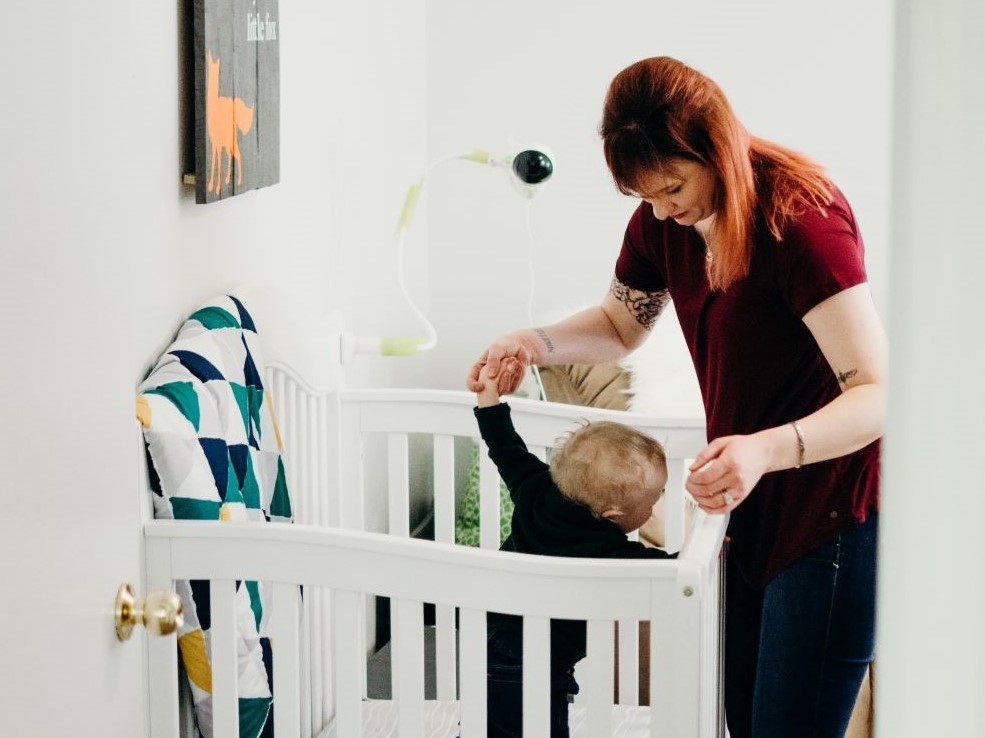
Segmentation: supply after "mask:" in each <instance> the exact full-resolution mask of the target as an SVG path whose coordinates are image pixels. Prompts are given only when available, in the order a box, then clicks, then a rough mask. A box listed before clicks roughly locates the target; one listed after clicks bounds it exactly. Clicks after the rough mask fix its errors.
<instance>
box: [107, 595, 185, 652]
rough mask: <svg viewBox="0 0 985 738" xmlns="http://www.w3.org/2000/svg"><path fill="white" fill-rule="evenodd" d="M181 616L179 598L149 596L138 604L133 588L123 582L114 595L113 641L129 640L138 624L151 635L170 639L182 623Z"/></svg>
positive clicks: (181, 610)
mask: <svg viewBox="0 0 985 738" xmlns="http://www.w3.org/2000/svg"><path fill="white" fill-rule="evenodd" d="M184 612H185V611H184V607H183V606H182V604H181V598H180V597H178V595H177V594H175V593H174V592H152V593H151V594H149V595H147V597H146V598H144V599H143V600H142V601H140V602H138V601H137V600H136V598H135V597H134V595H133V587H132V586H131V585H130V584H129V583H127V582H124V583H123V584H121V585H120V588H119V590H117V592H116V607H115V609H114V613H115V619H116V637H117V638H118V639H119V640H121V641H125V640H127V639H129V638H130V634H131V633H133V626H135V625H138V624H139V625H143V626H144V627H145V628H146V629H147V632H148V633H150V634H151V635H169V634H171V633H174V632H175V631H176V630H177V629H178V628H180V627H181V626H182V624H183V623H184V622H185V618H184Z"/></svg>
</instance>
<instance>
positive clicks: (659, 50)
mask: <svg viewBox="0 0 985 738" xmlns="http://www.w3.org/2000/svg"><path fill="white" fill-rule="evenodd" d="M427 9H428V26H427V28H428V34H429V36H428V47H427V50H428V81H429V88H428V111H429V116H430V120H429V127H428V134H429V141H428V147H429V151H430V153H431V156H432V157H438V156H441V155H444V154H448V153H453V152H456V151H459V150H468V149H470V148H472V147H473V146H481V147H484V148H488V149H496V150H505V149H506V148H507V147H508V145H509V144H510V142H511V139H514V140H516V141H518V142H521V143H523V142H526V141H529V140H534V141H543V142H545V143H547V144H548V145H550V146H551V147H552V148H553V150H554V152H555V154H556V157H557V162H556V164H557V167H556V173H555V176H554V179H553V180H552V181H551V182H550V184H549V186H547V187H545V188H544V189H543V191H542V192H541V193H540V194H538V195H537V196H536V198H535V199H534V200H533V201H532V203H531V215H532V225H533V232H534V238H533V262H534V265H535V274H536V292H535V305H534V310H533V313H534V320H535V321H536V320H537V316H538V315H543V314H544V313H545V312H549V311H553V310H556V309H558V308H559V307H568V306H580V305H582V304H584V303H586V302H593V301H597V300H598V299H599V298H600V297H601V296H602V295H603V294H604V293H605V291H606V289H607V288H608V284H609V279H610V278H611V275H612V269H613V265H614V261H615V256H616V254H617V253H618V249H619V246H620V244H621V241H622V233H623V229H624V227H625V222H626V219H627V217H628V215H629V213H630V212H631V211H632V209H633V207H634V206H635V203H634V202H633V201H631V200H630V199H628V198H626V197H623V196H621V195H619V194H618V193H616V191H615V189H614V187H613V186H612V184H611V179H610V178H609V176H608V174H607V172H606V169H605V164H604V161H603V158H602V152H601V147H600V145H599V142H598V135H597V133H596V129H597V126H598V122H599V119H600V116H601V107H602V100H603V97H604V94H605V90H606V87H607V85H608V83H609V81H610V80H611V78H612V77H613V76H614V75H615V74H616V73H617V72H618V71H619V70H621V69H622V68H623V67H625V66H626V65H628V64H630V63H632V62H633V61H636V60H637V59H640V58H643V57H646V56H654V55H659V54H668V55H671V56H676V57H678V58H681V59H683V60H684V61H687V62H688V63H690V64H692V65H693V66H695V67H697V68H698V69H700V70H702V71H704V72H705V73H707V74H708V75H710V76H711V77H712V78H714V79H716V81H718V82H719V84H720V85H721V86H722V88H723V89H724V90H725V92H726V94H727V95H728V96H729V98H730V100H731V102H732V104H733V106H734V107H735V109H736V111H737V113H738V115H739V116H740V117H741V119H742V120H743V121H744V122H745V124H746V125H747V127H748V128H749V129H750V130H751V131H752V132H753V133H755V134H757V135H760V136H764V137H768V138H773V139H775V140H777V141H779V142H781V143H784V144H786V145H788V146H791V147H794V148H797V149H800V150H802V151H803V152H805V153H807V154H808V155H810V156H813V157H814V158H815V159H817V160H818V161H820V162H821V163H822V164H824V165H825V166H827V167H828V169H829V172H830V173H831V174H832V175H833V177H834V178H835V180H836V181H837V183H838V184H839V185H840V187H841V188H842V189H843V190H844V191H845V192H846V194H847V195H848V197H849V199H850V201H851V202H852V204H853V206H854V208H855V210H856V214H857V216H858V218H859V220H860V223H861V226H862V228H863V233H864V237H865V239H866V243H867V248H868V266H869V272H870V281H871V282H872V284H873V289H874V292H875V294H876V299H877V303H878V305H879V306H880V309H881V310H882V312H883V314H884V316H885V315H886V314H887V313H888V310H886V309H885V306H886V299H887V285H886V262H887V257H888V254H889V252H890V244H889V243H888V196H889V193H888V184H889V135H888V134H889V129H890V89H891V85H890V61H891V12H890V11H891V3H890V2H889V0H878V1H877V2H866V3H856V2H853V1H852V0H835V1H834V2H830V3H824V4H814V5H805V4H801V3H789V2H785V1H784V0H754V1H751V2H741V3H736V2H730V1H729V0H702V1H699V2H687V3H665V2H652V1H651V0H613V1H612V2H608V3H605V4H604V7H603V6H602V4H600V3H566V2H560V1H558V0H555V1H554V2H536V3H531V2H523V1H522V0H505V1H503V2H497V3H476V2H460V1H458V0H430V1H429V2H428V3H427ZM428 186H429V189H428V192H427V197H428V201H427V202H428V218H429V227H430V241H429V246H430V258H431V262H430V281H431V292H430V301H431V310H432V314H433V316H434V317H435V321H436V324H437V326H438V332H439V335H440V340H439V346H438V348H437V349H436V350H435V352H434V357H433V363H432V368H431V382H432V384H433V385H434V386H438V387H452V388H459V387H462V386H463V383H464V377H465V374H466V371H467V369H468V367H469V366H470V365H471V363H472V361H473V360H474V359H475V357H476V356H477V355H478V353H479V352H480V351H481V350H482V349H484V348H485V346H486V345H487V343H488V341H489V340H491V339H492V338H494V337H495V336H498V335H500V334H501V333H503V332H505V331H508V330H511V329H513V328H516V327H520V326H522V325H524V324H526V321H527V300H528V294H529V290H528V288H529V279H528V275H527V262H528V254H529V251H530V240H529V239H528V236H527V231H526V221H525V205H524V203H523V202H522V201H521V200H520V198H518V197H517V196H516V195H515V194H514V193H513V191H512V189H511V188H510V187H509V186H508V185H507V184H506V182H505V177H504V176H502V175H501V173H500V172H483V171H480V170H476V165H474V164H469V163H462V162H453V163H450V164H446V165H443V166H442V167H440V168H438V169H436V170H435V171H434V173H433V175H432V176H431V178H430V179H429V185H428ZM412 235H413V236H414V237H415V238H416V239H417V241H416V242H417V243H418V244H423V242H424V241H425V240H426V234H423V233H420V234H412ZM420 248H421V250H423V245H421V246H420ZM668 350H671V351H672V352H674V355H673V359H672V360H673V361H674V362H675V363H681V362H685V363H686V362H687V361H688V359H687V358H686V357H685V356H684V355H683V343H682V342H672V343H671V344H668Z"/></svg>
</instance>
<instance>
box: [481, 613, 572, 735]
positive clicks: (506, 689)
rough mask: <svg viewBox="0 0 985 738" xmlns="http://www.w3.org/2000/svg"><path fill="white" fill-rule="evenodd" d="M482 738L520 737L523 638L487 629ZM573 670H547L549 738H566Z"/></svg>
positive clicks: (510, 632) (521, 732) (521, 726)
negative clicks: (549, 679)
mask: <svg viewBox="0 0 985 738" xmlns="http://www.w3.org/2000/svg"><path fill="white" fill-rule="evenodd" d="M486 670H487V680H486V685H487V686H486V690H487V691H486V715H487V720H486V731H487V732H486V738H522V736H523V636H522V635H521V634H519V633H514V632H512V631H502V630H498V629H496V628H490V629H489V635H488V648H487V651H486ZM569 694H578V683H577V682H576V681H575V678H574V669H573V668H569V669H564V670H562V669H554V668H552V669H551V738H568V735H569V733H568V695H569Z"/></svg>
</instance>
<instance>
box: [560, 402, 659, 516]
mask: <svg viewBox="0 0 985 738" xmlns="http://www.w3.org/2000/svg"><path fill="white" fill-rule="evenodd" d="M550 467H551V478H552V479H553V480H554V483H555V484H556V485H557V486H558V489H560V490H561V492H562V494H564V496H565V497H567V498H568V499H570V500H573V501H574V502H577V503H579V504H581V505H585V506H586V507H588V508H589V509H591V510H592V512H593V513H595V515H596V516H598V515H601V514H602V513H603V512H605V511H606V510H608V509H611V508H617V509H619V508H623V507H625V506H626V505H627V504H628V502H629V501H630V500H631V499H633V498H635V497H636V496H637V495H639V494H640V493H641V492H642V491H643V490H644V489H645V488H646V485H647V484H648V483H649V480H650V479H651V478H652V477H653V475H654V474H656V473H659V474H661V475H663V476H664V478H666V468H667V457H666V454H665V453H664V450H663V446H661V445H660V444H659V443H658V442H657V441H656V440H654V439H653V438H651V437H650V436H648V435H646V434H645V433H643V432H641V431H638V430H636V429H635V428H632V427H630V426H628V425H623V424H622V423H614V422H612V421H608V420H601V421H596V422H594V423H590V422H586V423H585V424H584V425H582V426H581V427H580V428H578V429H577V430H574V431H572V432H571V433H569V434H568V435H567V436H565V437H564V438H562V439H561V440H560V442H559V444H558V447H557V448H556V449H555V450H554V453H553V455H552V456H551V462H550Z"/></svg>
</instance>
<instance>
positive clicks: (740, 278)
mask: <svg viewBox="0 0 985 738" xmlns="http://www.w3.org/2000/svg"><path fill="white" fill-rule="evenodd" d="M600 133H601V136H602V141H603V146H604V152H605V158H606V163H607V164H608V167H609V170H610V172H611V174H612V176H613V179H614V181H615V183H616V186H617V187H618V188H619V190H620V191H622V192H623V193H625V194H628V195H631V196H634V197H639V198H640V199H641V200H642V202H641V203H640V206H639V207H638V208H637V209H636V211H635V212H634V213H633V215H632V217H631V218H630V221H629V224H628V226H627V228H626V232H625V236H624V239H623V245H622V251H621V252H620V254H619V257H618V260H617V261H616V266H615V277H614V279H613V280H612V284H611V287H610V290H609V293H608V294H607V295H606V296H605V298H604V299H603V301H602V304H601V305H599V306H597V307H593V308H590V309H588V310H585V311H583V312H581V313H578V314H576V315H574V316H571V317H570V318H567V319H565V320H563V321H561V322H559V323H557V324H555V325H551V326H547V327H544V328H537V329H528V330H520V331H516V332H514V333H511V334H508V335H506V336H503V337H502V338H499V339H498V340H496V341H494V342H493V343H492V344H491V345H490V346H489V348H488V349H487V350H486V351H485V352H484V353H483V354H482V356H481V357H480V359H479V361H478V362H476V364H475V365H474V366H473V367H472V370H471V372H470V374H469V378H468V382H467V383H468V386H469V387H470V389H472V390H473V391H474V390H476V389H477V387H478V381H477V380H478V373H479V370H480V368H481V367H482V366H483V365H484V364H488V365H489V375H490V376H493V377H497V379H498V382H499V386H500V390H501V391H502V392H504V393H506V392H512V391H514V390H515V389H516V387H517V385H518V384H519V382H520V380H521V379H522V372H517V371H512V372H511V373H507V372H505V371H504V372H503V373H502V374H499V368H500V364H501V362H502V360H503V359H504V358H505V357H515V358H517V359H519V360H520V362H521V363H522V364H523V365H524V366H529V365H530V364H538V365H543V364H562V363H582V364H584V363H596V362H602V361H608V360H612V359H616V358H620V357H622V356H625V355H626V354H627V353H628V352H629V351H631V350H633V349H634V348H636V347H637V346H638V345H639V344H640V343H641V342H642V341H644V340H645V339H646V337H647V335H648V333H649V331H650V329H651V328H652V327H653V325H654V322H655V321H656V320H657V318H658V317H659V315H660V313H661V311H662V310H663V309H664V308H665V306H666V305H667V303H668V302H669V301H671V300H673V303H674V308H675V309H676V311H677V314H678V317H679V319H680V323H681V327H682V329H683V331H684V334H685V339H686V342H687V345H688V348H689V351H690V353H691V357H692V359H693V362H694V366H695V369H696V371H697V375H698V381H699V385H700V387H701V392H702V397H703V400H704V406H705V415H706V421H707V436H708V441H709V442H708V445H707V446H706V447H705V449H704V450H703V451H702V452H701V453H700V454H699V455H698V457H697V458H696V459H695V461H694V464H693V465H692V467H691V469H690V474H689V476H688V480H687V489H688V491H689V492H690V493H691V494H692V495H693V496H694V498H695V500H696V501H697V502H698V504H699V506H700V507H701V509H703V510H704V511H706V512H709V513H726V512H728V513H731V518H730V522H729V539H730V543H729V554H728V556H727V566H726V587H727V592H726V605H727V606H726V646H725V660H726V665H725V703H726V717H727V722H728V727H729V731H730V734H731V736H732V738H746V737H747V736H754V737H755V738H774V737H775V738H791V736H797V737H798V738H801V737H803V738H807V737H809V736H813V737H817V738H820V737H827V736H842V735H843V734H844V731H845V728H846V726H847V724H848V721H849V718H850V716H851V711H852V707H853V705H854V702H855V698H856V695H857V693H858V688H859V685H860V683H861V680H862V678H863V676H864V674H865V670H866V667H867V665H868V664H869V662H870V661H871V659H872V652H873V647H874V629H875V570H876V546H877V525H878V522H877V520H878V518H877V510H878V487H879V441H878V439H879V437H880V435H881V433H882V425H883V418H884V414H885V387H884V385H885V368H886V353H887V349H886V340H885V335H884V332H883V329H882V326H881V324H880V320H879V318H878V316H877V314H876V311H875V307H874V305H873V302H872V298H871V294H870V291H869V288H868V284H867V282H866V275H865V267H864V263H863V246H862V238H861V236H860V234H859V232H858V226H857V224H856V222H855V217H854V215H853V213H852V210H851V208H850V206H849V205H848V203H847V202H846V200H845V198H844V196H843V195H842V194H841V192H839V191H838V189H837V188H836V187H835V186H834V184H833V183H832V182H831V181H830V180H829V179H828V178H827V177H826V176H825V175H824V173H823V171H822V170H821V168H820V167H819V166H817V165H816V164H814V163H813V162H811V161H809V160H808V159H807V158H805V157H804V156H802V155H800V154H798V153H796V152H793V151H790V150H788V149H786V148H783V147H781V146H779V145H777V144H774V143H771V142H768V141H765V140H762V139H759V138H756V137H754V136H751V135H749V134H748V133H747V132H746V130H745V129H744V128H743V126H742V125H741V124H740V123H739V121H738V120H737V119H736V117H735V115H734V113H733V112H732V109H731V106H730V105H729V103H728V101H727V99H726V98H725V96H724V94H723V93H722V91H721V90H720V89H719V87H718V86H717V85H716V84H715V83H714V82H713V81H711V80H710V79H708V78H707V77H705V76H703V75H702V74H700V73H699V72H697V71H695V70H694V69H691V68H690V67H688V66H686V65H685V64H682V63H681V62H679V61H676V60H674V59H670V58H667V57H657V58H651V59H645V60H642V61H639V62H637V63H635V64H633V65H631V66H629V67H628V68H626V69H625V70H623V71H622V72H620V73H619V74H618V75H617V76H616V77H615V79H614V80H613V81H612V83H611V85H610V87H609V90H608V94H607V96H606V101H605V109H604V114H603V120H602V123H601V126H600ZM507 365H509V366H514V365H515V362H507V363H506V365H504V367H505V366H507Z"/></svg>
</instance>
